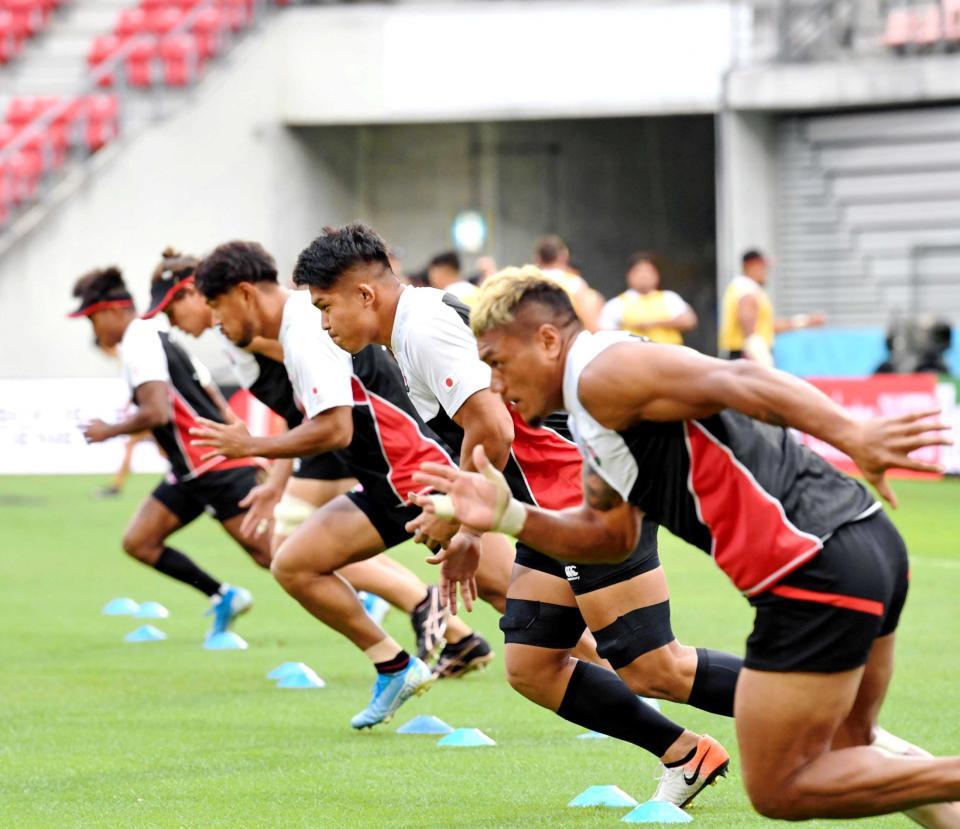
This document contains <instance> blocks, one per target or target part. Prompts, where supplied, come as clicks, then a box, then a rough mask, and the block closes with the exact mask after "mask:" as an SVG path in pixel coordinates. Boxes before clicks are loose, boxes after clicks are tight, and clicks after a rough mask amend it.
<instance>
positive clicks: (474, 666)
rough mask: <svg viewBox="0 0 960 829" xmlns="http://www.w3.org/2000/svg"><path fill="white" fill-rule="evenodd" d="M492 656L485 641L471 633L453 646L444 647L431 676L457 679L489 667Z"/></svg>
mask: <svg viewBox="0 0 960 829" xmlns="http://www.w3.org/2000/svg"><path fill="white" fill-rule="evenodd" d="M493 655H494V654H493V651H492V650H491V648H490V645H489V644H488V643H487V640H486V639H484V638H483V637H482V636H480V635H479V634H477V633H471V634H470V635H469V636H468V637H467V638H466V639H463V640H462V641H460V642H457V643H456V644H455V645H451V644H449V643H447V644H446V645H444V647H443V650H442V651H441V652H440V658H439V659H438V660H437V664H436V665H435V666H434V668H433V675H434V677H435V678H436V679H459V678H460V677H463V676H466V675H467V674H468V673H470V672H471V671H476V670H479V669H480V668H484V667H486V666H487V665H489V664H490V662H492V661H493Z"/></svg>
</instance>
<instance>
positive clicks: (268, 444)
mask: <svg viewBox="0 0 960 829" xmlns="http://www.w3.org/2000/svg"><path fill="white" fill-rule="evenodd" d="M197 422H198V423H199V424H200V425H199V426H196V427H194V428H193V429H191V430H190V434H191V435H193V436H194V438H195V439H194V440H193V441H191V442H192V443H193V445H194V446H206V447H211V451H210V452H208V453H207V454H206V455H204V458H207V457H213V456H215V455H223V456H225V457H228V458H246V457H257V458H302V457H306V456H307V455H317V454H320V453H321V452H332V451H333V450H335V449H344V448H345V447H347V446H349V445H350V442H351V441H352V440H353V411H352V409H351V407H350V406H337V407H335V408H332V409H327V410H326V411H323V412H320V414H318V415H316V416H315V417H313V418H311V419H310V420H305V421H304V422H303V423H301V424H300V425H299V426H297V427H296V428H294V429H291V430H290V431H289V432H284V433H283V434H282V435H274V436H271V437H255V436H254V435H251V434H250V433H249V432H248V431H247V427H246V426H245V425H244V424H243V423H242V422H238V423H232V424H224V423H214V422H213V421H210V420H203V419H201V420H198V421H197Z"/></svg>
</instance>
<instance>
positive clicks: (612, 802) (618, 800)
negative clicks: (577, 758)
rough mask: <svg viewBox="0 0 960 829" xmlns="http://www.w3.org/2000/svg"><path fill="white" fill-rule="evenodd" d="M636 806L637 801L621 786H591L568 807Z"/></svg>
mask: <svg viewBox="0 0 960 829" xmlns="http://www.w3.org/2000/svg"><path fill="white" fill-rule="evenodd" d="M636 805H637V801H636V800H634V799H633V798H632V797H630V795H628V794H627V793H626V792H625V791H624V790H623V789H621V788H620V787H619V786H591V787H590V788H589V789H584V790H583V791H582V792H580V794H578V795H577V796H576V797H575V798H574V799H573V800H571V801H570V802H569V803H568V804H567V806H610V807H612V808H615V809H623V808H625V807H629V806H636Z"/></svg>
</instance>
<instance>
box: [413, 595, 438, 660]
mask: <svg viewBox="0 0 960 829" xmlns="http://www.w3.org/2000/svg"><path fill="white" fill-rule="evenodd" d="M410 624H411V625H412V626H413V632H414V633H415V634H416V636H417V658H418V659H423V660H427V659H431V658H432V657H433V656H435V655H436V653H437V651H438V650H439V649H440V648H441V647H442V646H443V635H444V634H445V633H446V632H447V611H446V610H444V609H443V608H442V607H440V588H438V587H437V586H436V585H435V584H431V585H430V586H429V587H427V595H426V596H425V597H424V599H423V601H422V602H420V604H418V605H417V606H416V607H415V608H414V609H413V612H412V613H411V614H410Z"/></svg>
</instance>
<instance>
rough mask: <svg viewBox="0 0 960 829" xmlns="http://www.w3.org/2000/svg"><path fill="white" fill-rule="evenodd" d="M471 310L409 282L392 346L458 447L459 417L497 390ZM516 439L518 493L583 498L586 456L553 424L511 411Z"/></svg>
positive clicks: (530, 499)
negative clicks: (480, 395)
mask: <svg viewBox="0 0 960 829" xmlns="http://www.w3.org/2000/svg"><path fill="white" fill-rule="evenodd" d="M469 319H470V309H469V308H468V307H467V306H466V305H464V304H463V303H462V302H460V301H459V300H458V299H457V298H456V297H454V296H453V295H452V294H449V293H444V292H443V291H440V290H437V289H436V288H412V287H406V288H404V289H403V292H402V293H401V294H400V301H399V303H398V305H397V313H396V316H395V318H394V326H393V331H392V333H391V349H392V351H393V353H394V356H395V357H396V358H397V362H398V363H399V364H400V370H401V372H402V373H403V377H404V380H405V381H406V384H407V391H408V393H409V395H410V399H411V400H412V401H413V404H414V405H415V406H416V407H417V411H418V412H419V413H420V416H421V417H422V418H423V419H424V421H426V423H427V425H428V426H429V427H430V428H432V429H433V430H434V431H435V432H436V433H437V434H438V435H440V437H441V438H442V439H443V440H444V441H445V442H446V443H447V445H449V446H452V447H455V448H458V449H459V447H460V446H461V445H462V443H463V430H462V429H461V428H460V427H459V426H458V425H457V424H456V423H455V422H454V420H453V418H454V416H455V415H456V413H457V412H458V411H459V410H460V407H461V406H462V405H463V404H464V403H465V402H466V401H467V400H468V399H469V398H470V397H471V396H472V395H473V394H476V393H477V392H478V391H482V390H483V389H488V388H490V367H489V366H488V365H486V363H484V362H483V361H482V360H481V359H480V355H479V352H478V351H477V341H476V339H475V338H474V336H473V333H472V332H471V331H470V327H469ZM511 415H512V416H513V421H514V441H513V447H512V450H511V457H510V461H509V462H508V464H507V466H506V467H505V468H504V474H505V475H506V477H507V480H508V481H509V482H510V488H511V490H512V491H513V494H514V496H515V497H517V498H519V499H522V500H523V501H525V502H526V503H534V504H537V505H539V506H542V507H545V508H548V509H566V508H568V507H574V506H577V505H579V504H580V503H582V501H583V488H582V483H581V480H580V473H581V460H580V453H579V452H578V451H577V448H576V446H575V444H574V443H573V442H572V441H571V440H569V439H567V438H566V437H564V436H563V435H561V434H559V432H558V430H555V429H550V428H536V429H535V428H533V427H531V426H529V425H528V424H527V423H525V422H524V421H523V419H522V418H521V417H520V416H519V414H517V413H516V412H515V411H513V410H512V409H511Z"/></svg>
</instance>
